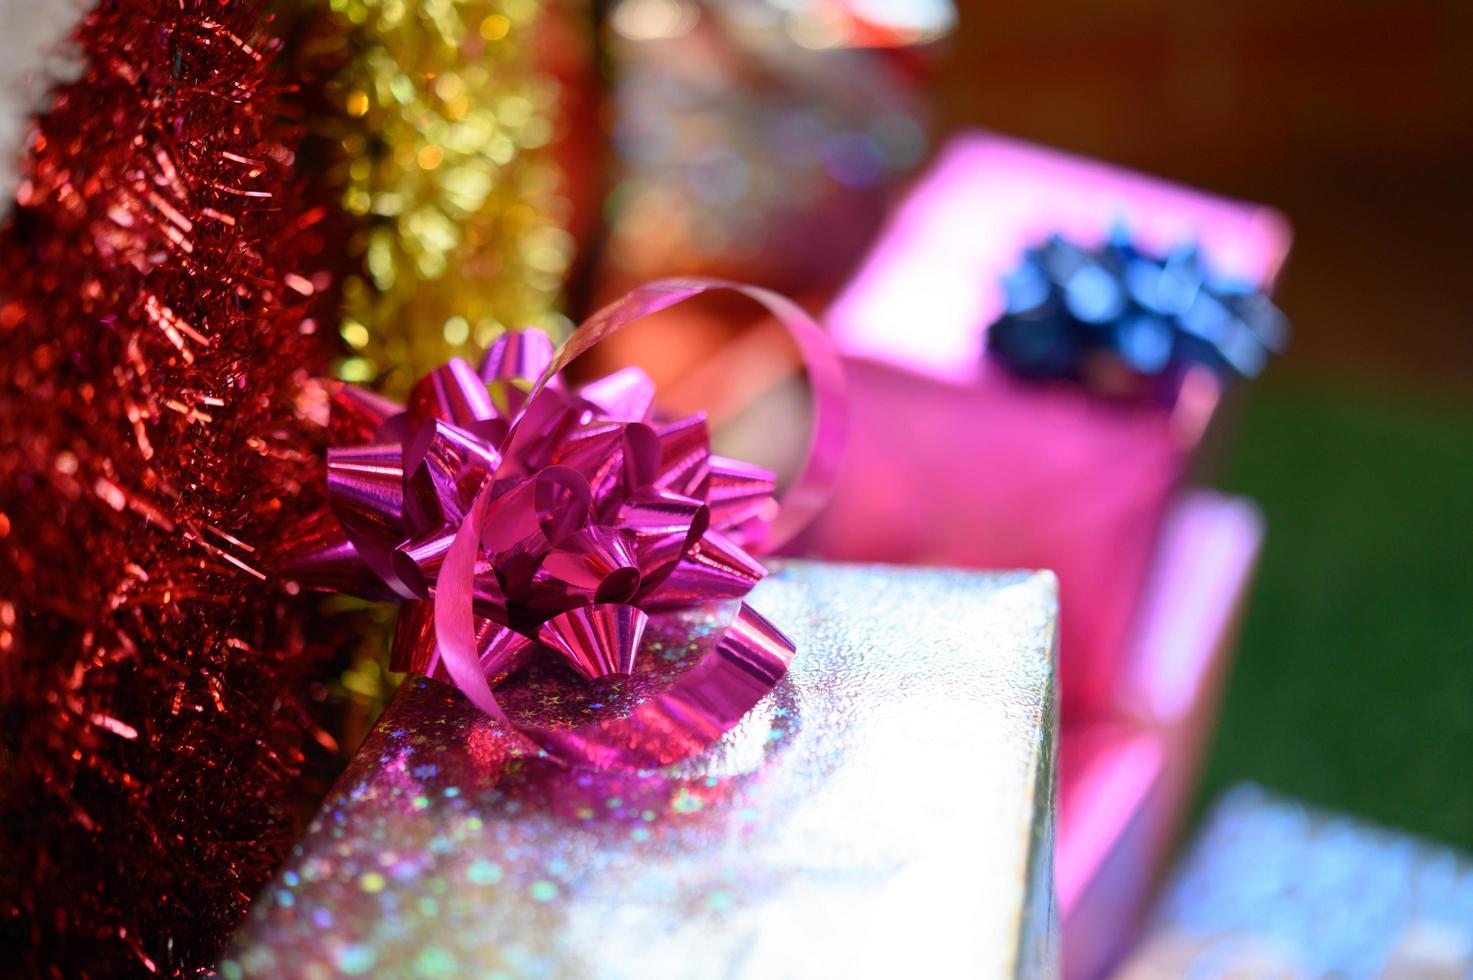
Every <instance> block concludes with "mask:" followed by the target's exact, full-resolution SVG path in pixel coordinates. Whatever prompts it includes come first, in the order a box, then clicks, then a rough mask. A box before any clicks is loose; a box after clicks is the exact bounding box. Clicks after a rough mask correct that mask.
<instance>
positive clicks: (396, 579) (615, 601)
mask: <svg viewBox="0 0 1473 980" xmlns="http://www.w3.org/2000/svg"><path fill="white" fill-rule="evenodd" d="M712 289H732V290H735V291H737V292H740V293H742V294H744V295H746V296H748V297H750V298H752V299H754V300H756V301H757V302H759V303H761V304H762V305H763V306H765V307H767V309H768V310H769V311H770V312H772V313H773V314H774V315H775V316H776V317H777V318H778V320H779V321H780V322H782V323H783V324H784V326H786V327H787V329H788V330H789V332H790V334H791V335H792V337H793V339H794V341H795V342H796V343H797V346H798V349H799V352H800V354H801V356H802V358H803V361H804V365H805V367H806V369H807V372H808V377H809V380H810V383H811V385H812V387H813V392H814V419H813V425H812V431H811V435H810V440H809V446H810V452H809V455H808V459H807V462H806V464H805V466H804V468H803V470H802V472H801V473H800V474H799V476H798V477H797V479H796V480H795V481H794V482H793V484H792V485H791V486H790V487H789V488H788V491H787V493H786V495H785V497H784V498H783V500H782V501H781V503H780V504H779V503H778V502H777V501H775V500H774V498H773V493H774V488H775V481H774V479H773V476H772V474H771V473H769V472H767V471H765V470H763V469H761V468H759V467H755V466H751V465H749V464H746V463H742V462H738V461H736V460H729V459H724V458H722V457H719V456H714V455H712V454H711V452H710V445H709V440H708V436H707V430H706V423H705V419H704V417H703V416H699V415H697V416H692V417H689V418H684V419H675V420H663V419H658V418H657V417H656V416H655V414H654V386H653V384H652V383H651V382H650V379H649V378H648V377H647V376H646V375H645V374H644V372H643V371H640V370H639V369H638V368H626V369H624V370H622V371H617V372H615V373H614V374H611V375H608V376H607V377H604V378H601V379H599V380H597V381H594V382H592V383H590V384H587V385H584V386H583V387H582V388H580V389H578V390H576V391H573V390H571V389H569V388H568V386H567V385H566V384H565V383H564V382H563V380H562V377H561V372H562V371H563V369H564V368H566V367H567V366H568V365H569V364H570V363H572V361H573V360H575V359H576V358H577V357H579V356H580V355H582V354H583V353H584V352H586V351H587V350H588V349H589V348H590V347H592V346H593V345H594V344H596V343H598V342H599V341H600V340H603V339H604V338H606V337H608V336H609V335H610V334H612V333H614V332H615V331H617V330H620V329H622V328H623V327H625V326H627V325H628V324H630V323H632V322H633V321H635V320H637V319H639V318H640V317H643V316H645V315H647V314H650V313H654V312H656V311H658V310H662V309H665V308H667V307H669V306H672V305H674V304H675V303H678V302H680V301H682V300H684V299H687V298H690V297H692V296H696V295H699V294H700V293H703V292H707V291H709V290H712ZM532 372H536V376H535V377H528V375H529V374H530V373H532ZM842 407H843V389H842V377H841V374H840V368H839V363H838V358H837V356H836V354H835V353H834V350H833V348H832V347H831V345H830V344H829V341H828V338H827V337H826V336H825V335H824V334H823V333H822V331H820V330H819V328H818V327H817V326H816V325H815V324H814V323H813V322H812V320H810V319H809V318H808V316H807V315H806V314H804V313H803V312H802V310H800V309H799V308H798V307H797V306H796V305H794V304H793V303H791V302H790V301H788V300H787V299H785V298H783V297H781V296H779V295H777V294H775V293H772V292H769V291H767V290H764V289H759V288H757V287H752V286H745V285H740V284H736V283H729V282H723V281H719V280H707V279H670V280H662V281H659V282H655V283H651V284H649V285H646V286H643V287H640V288H639V289H636V290H634V291H633V292H631V293H630V294H629V295H627V296H625V297H624V298H623V299H621V300H619V301H617V302H615V303H613V304H611V305H610V306H607V307H605V308H604V309H602V310H600V311H598V312H597V313H595V314H594V315H593V316H592V317H591V318H589V320H588V321H587V322H585V323H584V324H583V325H582V326H581V327H579V328H578V330H576V331H575V332H574V333H573V335H572V336H571V337H570V338H569V339H568V341H567V343H565V344H564V345H563V346H562V347H561V348H559V349H557V350H556V351H554V350H553V349H552V345H551V343H550V342H548V341H547V339H546V338H545V337H544V336H542V335H540V334H536V333H535V332H530V331H528V332H524V333H522V334H518V335H508V336H507V337H504V338H502V339H501V340H499V341H498V342H497V343H496V344H495V345H493V347H492V348H490V349H489V350H488V351H487V352H486V355H485V359H484V360H483V362H482V364H481V365H480V367H479V368H478V369H476V368H472V367H471V366H470V365H469V364H467V363H466V362H464V361H460V360H453V361H451V362H450V363H449V364H447V365H444V366H443V367H441V368H437V369H436V370H434V371H432V372H431V373H430V374H429V375H427V376H426V377H425V378H423V379H421V380H420V382H419V383H418V384H416V385H415V386H414V388H413V390H412V391H411V393H410V397H409V401H408V404H407V406H405V408H404V409H403V410H398V409H397V406H394V405H393V404H392V403H388V402H385V401H384V400H383V399H380V398H377V397H375V396H371V395H367V394H365V393H363V392H360V391H358V390H357V389H353V388H344V389H341V390H340V391H339V392H338V393H337V395H336V396H335V399H334V419H333V427H332V431H333V434H334V438H335V439H336V440H343V441H347V442H350V443H358V444H351V445H337V446H334V447H333V448H332V449H330V450H329V451H328V490H329V499H330V505H331V508H332V512H333V513H334V514H335V515H336V516H337V518H338V522H339V524H340V526H341V535H342V536H345V537H346V539H347V540H346V541H344V540H343V537H342V536H338V537H334V536H333V535H332V534H330V533H328V530H329V525H327V524H326V523H325V522H324V521H323V520H322V519H321V518H320V517H319V518H318V519H315V521H314V522H313V524H312V525H311V527H310V528H308V529H305V530H304V534H303V537H302V540H303V541H304V542H306V546H305V547H299V548H297V549H295V550H294V551H292V555H293V557H292V558H291V559H290V560H289V561H288V563H287V567H286V569H285V571H286V573H287V574H291V575H294V576H295V577H297V578H299V579H300V580H301V581H302V582H303V583H304V584H306V585H308V586H309V587H313V588H325V589H333V590H336V589H342V588H345V587H349V588H352V590H353V591H359V592H361V593H362V594H366V595H382V594H383V592H384V591H385V590H387V591H389V592H391V593H392V594H394V595H396V596H398V597H400V598H401V599H404V600H406V601H407V602H408V605H407V606H406V608H405V610H404V611H403V613H402V615H401V623H400V629H399V632H398V634H397V636H396V641H395V646H396V666H399V667H408V668H410V669H415V670H420V671H423V672H425V673H431V674H439V675H442V676H446V677H448V678H449V679H450V680H451V681H452V682H453V683H454V684H455V685H456V686H457V687H459V688H460V690H461V691H462V692H463V693H464V694H465V696H466V697H467V698H469V699H470V700H471V702H472V703H474V704H475V705H476V706H477V707H479V708H480V709H481V710H482V711H484V712H486V713H487V714H488V715H490V716H492V717H494V718H496V719H497V720H498V721H499V722H501V723H502V724H504V725H506V726H507V727H509V728H510V729H513V730H515V731H517V732H520V733H521V734H522V735H523V736H525V737H526V738H528V739H529V740H530V741H531V742H532V743H534V744H535V745H536V746H538V747H540V748H541V749H543V750H545V751H546V752H547V753H549V754H550V755H551V756H552V757H554V758H556V759H559V760H561V761H563V762H566V763H568V764H574V765H584V766H593V767H597V768H601V769H650V768H655V767H658V766H662V765H667V764H669V763H671V762H675V761H678V760H679V759H682V758H684V757H686V756H689V755H691V754H694V753H695V752H699V751H701V750H702V749H704V748H706V747H708V746H709V745H711V744H712V743H713V742H714V741H715V740H716V739H717V738H719V737H720V736H721V735H722V733H724V732H725V731H727V730H728V729H729V728H730V727H731V726H732V725H734V724H736V722H737V721H738V720H739V719H740V718H741V717H742V716H743V715H744V714H746V713H747V711H749V710H750V709H751V708H752V706H753V705H755V704H756V702H757V701H758V700H759V699H760V698H761V697H762V696H763V695H764V694H765V693H767V691H769V690H771V689H772V687H773V685H774V684H776V683H777V681H778V680H779V679H780V678H781V677H782V676H783V674H784V673H785V672H786V670H787V666H788V664H789V662H790V661H791V659H792V656H793V653H794V648H793V646H792V644H791V643H790V642H789V641H788V640H787V639H786V638H785V637H784V636H783V635H782V633H781V632H779V631H778V630H777V629H776V627H774V626H773V625H772V624H770V623H768V622H767V621H766V620H764V619H762V617H760V616H759V615H758V614H757V613H756V612H754V611H753V610H752V609H751V608H749V607H748V606H747V605H746V604H745V603H741V604H740V606H739V608H738V610H737V612H736V614H735V617H734V618H733V619H732V621H731V622H730V623H729V624H728V625H727V627H726V629H725V631H724V632H723V634H722V635H721V638H720V640H719V642H718V643H717V644H716V645H715V647H714V648H713V649H712V650H711V651H710V652H709V653H707V654H705V655H704V656H703V657H702V658H701V659H700V660H698V661H697V662H696V663H694V664H693V665H691V666H690V667H689V668H688V669H686V670H685V671H684V672H682V673H680V674H679V675H678V676H676V677H675V679H674V680H673V681H671V682H670V683H669V685H668V686H667V687H665V688H664V689H663V690H661V691H659V692H657V693H654V694H651V695H649V696H647V697H645V698H644V699H643V700H642V701H640V702H639V703H638V704H637V705H636V706H635V707H634V708H633V709H632V710H631V711H630V712H629V713H628V714H626V715H624V716H622V717H618V718H611V717H604V718H597V717H595V718H594V720H592V721H588V722H584V723H582V724H576V725H573V726H572V727H553V726H545V725H541V724H538V723H536V722H529V721H525V720H521V721H519V720H514V719H512V718H511V717H509V716H508V714H507V713H506V711H505V710H504V709H503V708H502V706H501V705H500V703H499V702H498V701H497V698H496V694H495V691H494V688H495V686H496V685H497V684H499V683H501V682H502V681H504V680H506V679H507V678H508V677H510V676H511V675H512V674H513V673H514V672H515V671H516V670H517V669H519V667H520V666H521V665H522V664H524V663H525V662H526V661H527V658H528V657H530V656H537V655H544V654H553V655H561V656H562V657H563V658H564V660H565V661H566V662H567V664H568V665H569V666H570V667H571V668H572V669H573V671H575V672H576V673H577V674H578V675H580V676H581V677H583V678H585V679H587V680H599V679H601V678H606V677H618V676H622V675H627V674H630V673H631V672H633V671H634V670H635V669H636V658H637V654H638V652H639V645H640V640H641V637H642V635H643V632H644V629H645V626H646V624H647V623H648V620H649V615H650V613H651V612H654V611H659V610H665V609H672V608H679V607H683V606H684V607H689V606H693V605H698V604H700V603H705V602H712V601H724V600H732V599H739V598H740V597H742V596H744V595H746V594H747V592H749V591H750V590H751V588H752V587H753V586H754V585H755V584H756V583H757V582H758V581H759V580H760V579H761V578H762V576H763V575H764V574H766V570H765V569H764V568H763V567H762V565H761V563H760V562H759V561H758V560H757V559H756V558H755V557H753V555H752V554H751V552H750V549H756V548H770V547H775V546H777V545H778V544H780V543H782V542H784V541H786V540H788V539H789V538H790V537H791V536H792V535H793V534H795V533H796V532H797V531H799V530H801V529H802V527H803V526H804V525H805V524H806V523H807V522H808V521H809V520H810V519H811V518H812V517H813V516H814V515H815V514H816V512H817V511H818V509H819V508H821V507H822V505H823V502H824V499H825V496H826V493H827V489H828V487H829V486H830V485H831V483H832V481H833V479H834V476H835V473H836V471H837V466H838V455H839V452H840V448H841V443H842V439H843V432H842V430H843V424H844V422H843V414H842ZM364 443H366V444H364ZM307 531H310V534H307ZM355 566H356V571H355ZM364 571H367V572H369V573H371V576H365V575H363V574H362V572H364ZM365 579H367V580H368V581H369V582H371V583H372V584H370V585H367V586H364V585H363V584H362V583H363V582H364V581H365ZM374 580H376V581H374ZM406 648H407V649H406Z"/></svg>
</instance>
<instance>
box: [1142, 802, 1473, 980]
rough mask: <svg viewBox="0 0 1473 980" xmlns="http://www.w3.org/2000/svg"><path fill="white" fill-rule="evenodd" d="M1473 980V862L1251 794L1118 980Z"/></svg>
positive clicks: (1225, 805)
mask: <svg viewBox="0 0 1473 980" xmlns="http://www.w3.org/2000/svg"><path fill="white" fill-rule="evenodd" d="M1234 971H1236V972H1234ZM1470 975H1473V859H1470V858H1469V857H1468V856H1467V855H1464V854H1459V853H1457V852H1455V851H1453V850H1452V849H1450V848H1446V847H1441V846H1439V845H1436V844H1432V843H1429V842H1427V841H1422V840H1418V839H1416V838H1414V837H1409V836H1407V835H1405V834H1401V833H1397V832H1395V831H1392V830H1387V829H1383V828H1379V827H1374V826H1371V825H1369V824H1367V823H1364V822H1361V821H1359V820H1355V819H1353V818H1351V817H1348V816H1345V815H1343V814H1338V813H1331V812H1328V811H1323V810H1318V809H1315V808H1313V807H1308V806H1305V805H1304V804H1302V803H1299V802H1297V801H1295V800H1292V799H1289V798H1286V797H1283V796H1279V795H1277V794H1274V793H1270V792H1267V791H1265V790H1263V789H1260V788H1259V787H1257V786H1251V785H1245V786H1239V787H1237V788H1235V789H1233V790H1231V791H1229V793H1228V794H1227V796H1225V797H1224V798H1223V799H1222V800H1221V801H1220V802H1219V803H1218V804H1217V805H1216V807H1214V809H1213V811H1212V813H1211V814H1210V815H1209V817H1208V819H1207V822H1206V825H1205V827H1204V828H1203V830H1202V831H1201V833H1200V835H1199V836H1198V837H1197V839H1196V841H1195V842H1194V843H1193V845H1192V846H1191V847H1190V848H1189V849H1188V851H1187V853H1186V856H1185V857H1184V858H1183V860H1182V864H1181V867H1180V868H1179V870H1178V871H1177V873H1176V875H1175V876H1174V878H1173V879H1172V881H1171V882H1170V884H1169V885H1168V886H1167V888H1166V890H1165V891H1164V893H1163V895H1162V897H1161V899H1160V901H1159V903H1158V905H1157V907H1156V911H1155V914H1154V916H1153V925H1152V928H1151V930H1150V932H1149V934H1148V937H1147V939H1146V940H1145V941H1144V942H1143V943H1142V944H1141V947H1140V949H1139V950H1138V951H1137V953H1136V955H1135V956H1133V957H1132V959H1131V960H1130V961H1129V962H1128V964H1127V965H1126V966H1124V967H1123V968H1122V969H1121V971H1120V972H1119V973H1118V974H1116V976H1117V977H1119V978H1121V980H1124V978H1127V977H1128V978H1133V980H1152V978H1157V977H1178V976H1193V977H1204V978H1212V977H1229V976H1252V977H1283V978H1286V980H1287V978H1306V980H1307V978H1321V977H1334V978H1337V980H1373V978H1386V980H1391V978H1398V980H1410V978H1412V977H1418V978H1423V980H1443V978H1445V980H1456V978H1466V977H1468V976H1470Z"/></svg>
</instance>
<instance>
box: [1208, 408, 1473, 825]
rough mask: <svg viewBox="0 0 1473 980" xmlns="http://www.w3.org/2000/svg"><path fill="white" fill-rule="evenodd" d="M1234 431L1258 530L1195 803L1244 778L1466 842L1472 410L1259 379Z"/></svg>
mask: <svg viewBox="0 0 1473 980" xmlns="http://www.w3.org/2000/svg"><path fill="white" fill-rule="evenodd" d="M1232 444H1233V450H1232V452H1231V454H1230V458H1229V459H1228V461H1227V465H1226V468H1225V470H1224V472H1223V473H1222V474H1221V478H1220V479H1219V480H1217V481H1216V482H1217V483H1219V484H1220V485H1221V486H1222V487H1223V488H1225V489H1227V490H1230V491H1233V492H1236V493H1242V494H1246V495H1248V496H1250V497H1252V498H1253V499H1255V500H1257V501H1258V503H1259V504H1260V505H1261V506H1262V508H1263V510H1264V512H1265V514H1266V517H1267V521H1268V537H1267V541H1266V544H1265V549H1264V553H1263V558H1262V565H1261V568H1260V573H1259V579H1258V583H1257V586H1256V588H1255V591H1254V593H1253V597H1252V601H1251V604H1250V606H1249V609H1248V613H1247V617H1246V620H1245V622H1244V624H1243V633H1242V638H1241V644H1240V647H1239V651H1238V659H1237V662H1236V665H1235V667H1234V670H1233V672H1232V674H1231V676H1230V680H1229V682H1228V689H1227V696H1226V700H1225V702H1224V705H1223V714H1222V718H1221V724H1220V728H1219V730H1218V733H1217V737H1216V739H1215V741H1214V743H1213V745H1212V748H1211V751H1210V755H1209V760H1208V763H1207V766H1206V771H1205V774H1204V779H1203V783H1202V786H1201V789H1200V792H1199V796H1198V812H1199V813H1200V811H1201V808H1202V807H1203V806H1205V805H1207V804H1210V802H1211V801H1212V799H1214V798H1215V797H1216V796H1217V795H1218V794H1219V793H1220V792H1221V791H1222V790H1224V789H1226V788H1227V787H1228V786H1230V785H1232V784H1233V783H1236V782H1239V781H1242V780H1254V781H1257V782H1259V783H1262V784H1264V785H1266V786H1268V787H1271V788H1273V789H1276V790H1281V791H1284V792H1286V793H1289V794H1292V795H1294V796H1297V797H1299V798H1301V799H1303V800H1305V801H1307V802H1312V803H1316V804H1321V805H1324V806H1329V807H1333V808H1336V809H1340V810H1344V811H1348V812H1350V813H1354V814H1357V815H1359V816H1363V817H1366V818H1369V819H1371V820H1373V821H1375V822H1378V823H1382V824H1388V825H1391V826H1394V827H1399V828H1402V829H1404V830H1408V831H1412V832H1414V833H1417V834H1421V835H1424V836H1428V837H1431V838H1435V839H1437V840H1441V841H1444V842H1447V843H1451V844H1455V845H1457V846H1459V847H1461V848H1463V849H1464V850H1468V851H1470V852H1473V406H1470V405H1468V404H1467V403H1466V401H1461V402H1460V400H1458V399H1457V398H1454V397H1449V398H1448V399H1446V400H1445V401H1437V400H1433V399H1420V398H1415V397H1409V396H1407V395H1406V394H1404V393H1402V394H1397V393H1388V392H1381V391H1362V390H1358V389H1356V388H1354V387H1351V386H1348V385H1346V384H1344V383H1343V382H1342V383H1336V384H1314V383H1305V382H1302V381H1301V382H1294V383H1283V384H1266V385H1264V386H1262V387H1261V388H1259V389H1258V390H1257V391H1255V392H1253V393H1252V396H1251V398H1250V400H1249V404H1248V405H1247V406H1246V408H1245V410H1244V412H1243V414H1242V417H1241V419H1240V424H1239V427H1238V430H1237V432H1236V433H1235V434H1234V435H1233V438H1232Z"/></svg>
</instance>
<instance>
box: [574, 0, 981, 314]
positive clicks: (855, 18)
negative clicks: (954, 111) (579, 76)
mask: <svg viewBox="0 0 1473 980" xmlns="http://www.w3.org/2000/svg"><path fill="white" fill-rule="evenodd" d="M955 19H956V13H955V10H954V9H953V7H952V4H951V3H950V0H939V2H931V3H926V4H920V5H910V4H899V5H897V4H875V3H851V2H848V0H720V2H712V0H619V2H617V3H613V4H611V5H610V8H609V15H608V17H607V19H606V25H607V26H606V31H605V34H606V40H607V46H608V51H609V53H610V58H611V65H612V71H613V73H614V76H615V85H614V99H613V106H612V109H613V112H612V116H613V125H612V143H613V148H614V152H615V155H616V163H617V168H616V177H615V186H614V188H613V191H612V193H611V194H610V196H609V201H608V209H607V210H608V212H609V215H610V230H609V241H608V244H607V248H606V249H605V251H604V255H603V259H602V262H601V268H600V270H599V273H600V278H601V279H602V280H603V285H604V288H605V289H606V290H607V291H609V292H611V293H617V292H620V291H622V290H623V289H624V288H627V286H628V285H629V284H630V283H631V282H637V281H640V280H643V279H647V278H650V277H652V276H658V275H671V274H706V275H721V276H728V277H731V278H736V279H742V280H745V281H749V282H755V283H758V284H761V285H766V286H770V287H773V288H777V289H781V290H783V291H784V292H789V293H792V294H795V295H799V296H802V295H812V294H815V293H818V294H821V295H832V292H833V290H834V289H837V288H838V287H839V285H840V284H841V282H842V280H843V278H844V277H845V276H846V275H848V274H849V272H850V271H852V269H853V267H854V264H855V263H856V262H858V261H859V259H860V258H861V257H862V255H863V254H864V248H865V245H866V243H867V242H868V241H869V240H870V239H871V238H872V237H873V236H874V234H875V232H876V231H877V230H878V228H879V226H880V224H881V222H882V221H883V220H884V217H885V213H886V211H887V210H888V208H889V205H890V204H891V203H892V200H893V197H894V191H895V189H896V188H897V186H898V185H899V184H900V182H901V181H902V180H903V179H904V178H905V177H906V176H908V175H909V174H911V173H912V172H914V170H915V168H916V167H917V166H918V165H920V163H921V162H922V161H923V160H924V159H925V157H926V155H927V153H928V151H929V150H930V139H931V137H930V119H929V115H930V113H929V110H928V105H929V102H930V98H929V95H928V93H927V92H926V84H925V83H926V81H927V80H928V78H929V77H930V75H931V73H932V69H933V66H934V61H935V57H936V55H937V54H938V52H939V48H940V44H939V42H940V41H941V39H943V38H944V37H945V36H946V35H947V34H948V33H949V32H950V30H951V29H952V27H953V25H954V23H955Z"/></svg>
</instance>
